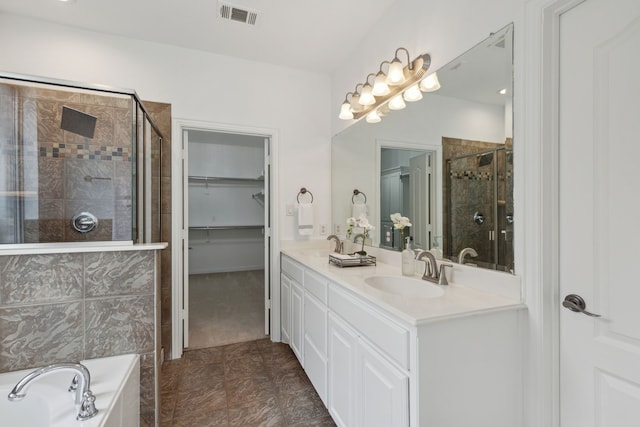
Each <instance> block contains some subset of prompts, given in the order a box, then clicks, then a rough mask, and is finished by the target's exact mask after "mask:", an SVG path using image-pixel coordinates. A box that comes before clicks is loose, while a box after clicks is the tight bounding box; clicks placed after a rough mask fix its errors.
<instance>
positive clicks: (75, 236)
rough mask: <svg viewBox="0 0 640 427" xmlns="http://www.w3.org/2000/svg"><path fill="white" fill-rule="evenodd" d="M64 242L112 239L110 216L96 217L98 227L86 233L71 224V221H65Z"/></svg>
mask: <svg viewBox="0 0 640 427" xmlns="http://www.w3.org/2000/svg"><path fill="white" fill-rule="evenodd" d="M65 223H66V225H65V228H64V241H65V242H105V241H111V240H113V238H112V236H113V231H112V227H113V225H112V223H113V220H112V219H111V218H98V227H96V228H95V229H94V230H92V231H90V232H88V233H80V232H79V231H76V230H75V229H74V228H73V227H72V226H71V221H68V222H67V221H65Z"/></svg>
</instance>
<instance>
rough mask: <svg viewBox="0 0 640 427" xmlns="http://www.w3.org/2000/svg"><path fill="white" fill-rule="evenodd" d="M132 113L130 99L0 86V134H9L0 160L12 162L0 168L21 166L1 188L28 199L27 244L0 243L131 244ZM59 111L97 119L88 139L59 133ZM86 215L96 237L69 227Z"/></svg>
mask: <svg viewBox="0 0 640 427" xmlns="http://www.w3.org/2000/svg"><path fill="white" fill-rule="evenodd" d="M132 105H133V98H131V97H128V96H125V97H122V96H115V95H113V96H111V95H110V96H100V95H96V94H92V93H88V92H86V91H72V90H64V89H61V90H54V89H47V88H42V87H32V86H21V85H11V84H1V85H0V119H1V120H2V122H1V123H0V124H1V126H0V127H2V128H5V129H9V130H10V132H9V134H7V135H2V136H3V137H2V138H0V152H2V153H3V156H4V157H6V156H13V158H12V159H11V160H9V159H5V160H3V162H2V164H3V165H8V164H12V163H14V162H15V163H14V164H21V165H22V166H23V169H22V171H18V173H14V174H12V175H7V177H8V179H9V180H10V181H11V180H13V181H14V182H13V183H12V182H3V185H7V184H8V185H9V186H10V187H13V188H15V185H16V184H17V185H18V188H20V187H22V188H23V189H24V190H25V191H26V192H28V193H31V194H33V195H32V196H28V197H25V199H24V205H25V206H24V210H25V214H24V218H25V220H24V240H23V241H22V242H13V241H4V242H2V243H23V242H24V243H37V242H40V243H43V242H69V241H86V240H89V241H104V240H131V239H132V237H131V226H132V223H131V218H132V214H131V205H132V203H131V196H132V193H131V188H132V184H131V179H132V178H131V176H132V166H131V165H132V157H131V156H132V154H133V153H132V138H133V126H132V123H133V110H132ZM63 106H67V107H70V108H73V109H76V110H79V111H82V112H84V113H87V114H89V115H92V116H95V117H97V121H96V128H95V133H94V137H93V138H87V137H84V136H81V135H78V134H75V133H73V132H69V131H66V130H63V129H62V128H61V119H62V109H63ZM15 157H17V158H15ZM85 177H90V178H89V179H87V178H85ZM91 178H94V179H91ZM95 178H97V179H95ZM16 179H19V180H21V182H18V183H16V182H15V180H16ZM83 211H88V212H91V213H93V214H94V215H96V217H98V220H99V225H98V227H97V228H96V229H95V230H94V231H91V232H89V233H79V232H77V231H75V230H74V229H73V228H72V227H71V218H72V217H73V216H74V215H75V214H76V213H79V212H83ZM16 215H18V214H17V213H15V214H14V215H7V216H4V217H3V218H12V217H13V216H16ZM18 216H19V215H18ZM7 226H11V222H8V223H7Z"/></svg>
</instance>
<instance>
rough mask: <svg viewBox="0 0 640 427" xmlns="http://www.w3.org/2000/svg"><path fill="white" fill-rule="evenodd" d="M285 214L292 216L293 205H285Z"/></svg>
mask: <svg viewBox="0 0 640 427" xmlns="http://www.w3.org/2000/svg"><path fill="white" fill-rule="evenodd" d="M286 208H287V216H293V211H294V207H293V205H287V206H286Z"/></svg>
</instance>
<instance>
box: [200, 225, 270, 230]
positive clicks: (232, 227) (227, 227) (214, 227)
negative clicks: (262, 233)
mask: <svg viewBox="0 0 640 427" xmlns="http://www.w3.org/2000/svg"><path fill="white" fill-rule="evenodd" d="M259 228H264V225H212V226H195V227H189V230H238V229H247V230H248V229H259Z"/></svg>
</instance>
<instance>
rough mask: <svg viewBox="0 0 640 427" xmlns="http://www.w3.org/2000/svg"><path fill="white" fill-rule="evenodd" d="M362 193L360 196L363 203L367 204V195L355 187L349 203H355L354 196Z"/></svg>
mask: <svg viewBox="0 0 640 427" xmlns="http://www.w3.org/2000/svg"><path fill="white" fill-rule="evenodd" d="M360 195H362V197H364V204H365V205H366V204H367V195H366V194H364V193H363V192H362V191H360V190H358V189H357V188H356V189H355V190H353V196H351V203H353V204H354V205H355V204H356V200H355V198H356V196H360Z"/></svg>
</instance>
